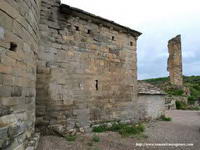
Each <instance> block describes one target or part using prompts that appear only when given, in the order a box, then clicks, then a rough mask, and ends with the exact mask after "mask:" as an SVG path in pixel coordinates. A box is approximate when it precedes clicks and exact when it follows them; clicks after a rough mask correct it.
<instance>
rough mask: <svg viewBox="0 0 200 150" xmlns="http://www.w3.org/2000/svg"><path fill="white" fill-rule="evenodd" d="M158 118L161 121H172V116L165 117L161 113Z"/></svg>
mask: <svg viewBox="0 0 200 150" xmlns="http://www.w3.org/2000/svg"><path fill="white" fill-rule="evenodd" d="M160 119H161V120H162V121H172V118H170V117H166V116H165V115H162V116H161V117H160Z"/></svg>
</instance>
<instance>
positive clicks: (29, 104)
mask: <svg viewBox="0 0 200 150" xmlns="http://www.w3.org/2000/svg"><path fill="white" fill-rule="evenodd" d="M39 12H40V0H28V1H25V0H19V1H13V0H6V1H4V0H3V1H0V149H12V150H15V149H16V150H17V149H19V150H24V143H25V141H26V140H27V138H29V137H30V135H31V134H32V133H33V132H34V122H35V95H36V94H35V88H36V72H35V70H36V61H37V60H36V56H35V55H36V54H37V51H38V40H39V38H38V37H39V27H38V22H39V18H40V17H39V15H40V14H39ZM31 96H32V99H28V98H27V97H31ZM5 128H7V132H6V133H7V135H6V133H5V132H3V131H5V130H4V129H5Z"/></svg>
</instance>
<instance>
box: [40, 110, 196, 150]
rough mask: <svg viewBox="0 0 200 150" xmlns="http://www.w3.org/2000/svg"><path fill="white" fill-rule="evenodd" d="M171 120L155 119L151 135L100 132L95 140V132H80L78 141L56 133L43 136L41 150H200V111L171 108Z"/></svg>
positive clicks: (150, 129)
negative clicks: (121, 134) (126, 135)
mask: <svg viewBox="0 0 200 150" xmlns="http://www.w3.org/2000/svg"><path fill="white" fill-rule="evenodd" d="M166 115H167V116H169V117H171V118H172V121H170V122H164V121H156V122H153V123H150V124H148V125H147V129H146V131H145V133H144V134H145V135H147V136H148V138H142V137H139V138H122V137H121V136H120V135H119V134H117V133H113V132H106V133H101V134H98V137H99V138H100V141H99V142H94V141H92V136H93V135H94V134H93V133H90V134H85V135H79V136H77V137H78V138H77V139H76V141H75V142H68V141H66V140H65V139H64V138H61V137H56V136H44V137H41V139H40V142H39V146H38V150H151V149H152V150H154V149H155V150H200V112H197V111H177V110H176V111H169V112H167V113H166ZM136 143H171V144H174V143H180V144H184V143H191V144H194V146H190V147H186V146H178V147H172V146H171V147H169V146H168V147H167V146H165V147H152V146H151V147H150V146H148V147H147V146H145V147H137V146H136Z"/></svg>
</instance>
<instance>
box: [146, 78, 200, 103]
mask: <svg viewBox="0 0 200 150" xmlns="http://www.w3.org/2000/svg"><path fill="white" fill-rule="evenodd" d="M183 79H184V86H186V87H189V89H190V92H191V96H189V97H188V98H189V101H190V102H193V101H195V100H198V99H200V76H190V77H187V76H184V78H183ZM144 81H146V82H148V83H151V84H154V85H156V86H158V87H160V88H161V89H163V90H164V91H165V92H166V93H168V94H169V95H184V94H183V91H182V90H181V89H177V88H176V87H174V86H172V85H170V83H169V77H163V78H155V79H147V80H144Z"/></svg>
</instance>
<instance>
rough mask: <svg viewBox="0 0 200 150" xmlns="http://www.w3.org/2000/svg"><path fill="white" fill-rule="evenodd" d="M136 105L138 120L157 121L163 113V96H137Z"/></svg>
mask: <svg viewBox="0 0 200 150" xmlns="http://www.w3.org/2000/svg"><path fill="white" fill-rule="evenodd" d="M138 105H139V106H138V107H139V108H140V109H139V112H140V113H139V114H140V120H154V119H158V118H160V117H161V115H163V114H164V113H165V96H164V95H144V94H139V96H138Z"/></svg>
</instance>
